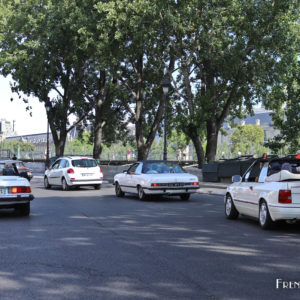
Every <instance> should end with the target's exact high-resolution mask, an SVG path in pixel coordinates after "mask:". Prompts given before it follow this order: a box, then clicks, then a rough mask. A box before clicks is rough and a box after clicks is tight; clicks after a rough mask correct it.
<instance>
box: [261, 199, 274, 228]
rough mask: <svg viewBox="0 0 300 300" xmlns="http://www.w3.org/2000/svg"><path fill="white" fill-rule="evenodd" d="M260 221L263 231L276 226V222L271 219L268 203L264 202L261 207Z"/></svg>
mask: <svg viewBox="0 0 300 300" xmlns="http://www.w3.org/2000/svg"><path fill="white" fill-rule="evenodd" d="M258 221H259V225H260V227H261V228H262V229H270V228H272V227H273V225H274V221H273V220H272V219H271V216H270V213H269V209H268V205H267V202H266V201H262V202H261V203H260V205H259V215H258Z"/></svg>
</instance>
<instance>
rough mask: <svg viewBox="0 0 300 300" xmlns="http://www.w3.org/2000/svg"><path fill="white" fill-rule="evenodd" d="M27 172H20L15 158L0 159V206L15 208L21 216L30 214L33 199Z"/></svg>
mask: <svg viewBox="0 0 300 300" xmlns="http://www.w3.org/2000/svg"><path fill="white" fill-rule="evenodd" d="M28 179H29V178H28V174H27V172H23V173H22V172H20V173H19V171H18V168H17V166H16V161H15V160H1V161H0V208H15V209H16V210H17V211H18V212H19V213H20V214H21V215H22V216H28V215H29V214H30V201H31V200H33V199H34V196H33V195H32V193H31V187H30V183H29V180H28Z"/></svg>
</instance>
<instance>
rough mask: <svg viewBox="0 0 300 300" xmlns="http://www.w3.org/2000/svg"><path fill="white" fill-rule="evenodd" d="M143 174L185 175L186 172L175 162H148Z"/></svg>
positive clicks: (145, 164)
mask: <svg viewBox="0 0 300 300" xmlns="http://www.w3.org/2000/svg"><path fill="white" fill-rule="evenodd" d="M143 173H145V174H163V173H185V171H184V170H183V169H182V168H181V166H179V165H178V164H177V163H174V162H146V163H144V167H143Z"/></svg>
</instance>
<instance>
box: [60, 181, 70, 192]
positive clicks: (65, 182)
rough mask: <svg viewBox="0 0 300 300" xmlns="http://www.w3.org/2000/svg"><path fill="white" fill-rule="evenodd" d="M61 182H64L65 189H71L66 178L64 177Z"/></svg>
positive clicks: (63, 187)
mask: <svg viewBox="0 0 300 300" xmlns="http://www.w3.org/2000/svg"><path fill="white" fill-rule="evenodd" d="M61 184H62V189H63V191H68V190H69V189H70V186H69V185H68V183H67V181H66V179H65V178H63V179H62V181H61Z"/></svg>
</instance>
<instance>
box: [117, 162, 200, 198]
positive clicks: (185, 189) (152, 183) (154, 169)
mask: <svg viewBox="0 0 300 300" xmlns="http://www.w3.org/2000/svg"><path fill="white" fill-rule="evenodd" d="M114 185H115V192H116V195H117V197H123V196H124V195H125V193H133V194H137V195H138V197H139V199H140V200H144V199H145V198H147V196H150V195H172V196H176V195H177V196H180V198H181V199H182V200H188V199H189V197H190V194H192V193H196V192H197V189H199V180H198V177H197V176H195V175H192V174H189V173H186V172H185V170H184V169H183V168H181V166H180V165H179V164H178V163H177V162H171V161H140V162H136V163H134V164H132V165H131V166H130V167H129V169H128V170H126V171H124V172H123V173H120V174H117V175H115V176H114Z"/></svg>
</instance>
